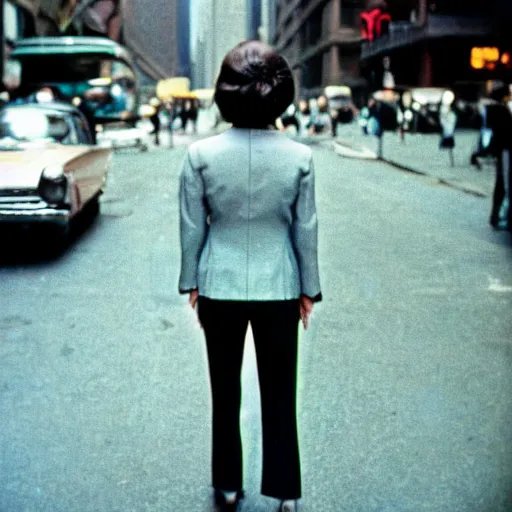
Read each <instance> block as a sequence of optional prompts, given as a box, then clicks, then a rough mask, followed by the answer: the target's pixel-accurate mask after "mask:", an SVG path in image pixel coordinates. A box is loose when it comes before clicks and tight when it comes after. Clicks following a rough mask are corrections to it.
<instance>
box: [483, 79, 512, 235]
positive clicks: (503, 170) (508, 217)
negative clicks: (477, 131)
mask: <svg viewBox="0 0 512 512" xmlns="http://www.w3.org/2000/svg"><path fill="white" fill-rule="evenodd" d="M491 97H492V98H493V99H494V100H496V101H497V102H499V103H496V104H495V105H489V106H488V108H487V110H488V112H487V118H488V125H489V127H490V128H491V129H492V132H493V150H494V153H495V156H496V179H495V182H494V192H493V198H492V207H491V214H490V218H489V224H490V225H491V226H492V227H493V228H494V229H498V230H508V231H511V230H512V209H511V208H510V202H511V199H512V197H511V195H512V194H511V191H510V181H511V174H512V140H511V136H510V134H511V133H512V113H511V111H510V107H509V101H510V98H511V94H510V88H509V87H508V86H503V87H499V88H497V89H496V90H495V91H493V93H492V94H491Z"/></svg>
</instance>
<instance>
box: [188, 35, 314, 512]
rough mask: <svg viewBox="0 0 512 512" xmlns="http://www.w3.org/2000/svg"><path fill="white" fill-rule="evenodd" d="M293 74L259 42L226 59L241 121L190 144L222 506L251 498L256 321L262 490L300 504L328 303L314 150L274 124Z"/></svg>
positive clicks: (217, 492)
mask: <svg viewBox="0 0 512 512" xmlns="http://www.w3.org/2000/svg"><path fill="white" fill-rule="evenodd" d="M293 97H294V82H293V75H292V72H291V70H290V68H289V66H288V64H287V63H286V61H285V60H284V58H282V57H281V56H280V55H278V54H277V53H276V52H275V51H274V50H273V49H272V48H271V47H270V46H268V45H266V44H265V43H262V42H260V41H245V42H242V43H240V44H238V45H237V46H235V47H234V48H233V49H232V50H231V51H230V52H229V53H228V54H227V55H226V56H225V58H224V60H223V62H222V66H221V70H220V73H219V75H218V79H217V83H216V88H215V102H216V104H217V105H218V107H219V110H220V112H221V114H222V116H223V118H224V119H225V120H226V121H227V122H229V123H232V127H231V128H230V129H228V130H226V131H224V132H222V133H221V134H219V135H216V136H214V137H210V138H207V139H204V140H201V141H198V142H195V143H194V144H192V145H191V146H190V147H189V150H188V154H187V156H186V157H185V159H184V163H183V167H182V171H181V177H180V236H181V273H180V279H179V291H180V293H183V294H189V302H190V305H191V306H192V307H193V308H196V306H197V313H198V319H199V322H200V324H201V326H202V328H203V330H204V335H205V338H206V347H207V353H208V363H209V374H210V384H211V394H212V406H213V428H212V434H213V435H212V485H213V488H214V499H215V502H216V504H217V505H218V506H219V507H220V508H221V509H222V510H236V507H237V504H238V502H239V500H240V499H242V498H243V496H244V491H243V475H242V445H241V435H240V401H241V389H240V372H241V366H242V357H243V349H244V340H245V335H246V331H247V328H248V325H249V323H250V324H251V327H252V332H253V335H254V344H255V350H256V356H257V364H258V375H259V385H260V395H261V407H262V423H263V425H262V427H263V475H262V482H261V492H262V494H264V495H267V496H271V497H273V498H276V499H278V500H280V511H294V510H296V500H298V499H299V498H300V497H301V469H300V459H299V446H298V435H297V418H296V386H297V350H298V340H297V337H298V327H299V325H298V324H299V321H300V320H302V323H303V326H304V328H307V326H308V322H309V318H310V314H311V312H312V310H313V304H314V302H316V301H319V300H321V298H322V296H321V292H320V282H319V273H318V261H317V216H316V206H315V192H314V170H313V169H314V168H313V161H312V154H311V149H310V148H308V147H307V146H305V145H302V144H299V143H298V142H295V141H293V140H291V139H290V138H289V137H287V136H286V135H285V134H284V133H281V132H279V131H278V130H276V129H275V128H274V127H273V125H275V121H276V119H277V118H278V117H279V116H280V115H281V114H282V113H283V112H284V111H285V109H286V108H287V107H288V105H289V104H290V103H291V102H292V100H293Z"/></svg>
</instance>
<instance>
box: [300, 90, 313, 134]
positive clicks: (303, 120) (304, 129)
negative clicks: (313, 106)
mask: <svg viewBox="0 0 512 512" xmlns="http://www.w3.org/2000/svg"><path fill="white" fill-rule="evenodd" d="M297 121H298V122H299V135H300V136H301V137H305V136H306V135H307V134H308V132H309V128H310V126H311V110H310V109H309V103H308V102H307V101H306V100H305V99H301V100H300V101H299V110H298V112H297Z"/></svg>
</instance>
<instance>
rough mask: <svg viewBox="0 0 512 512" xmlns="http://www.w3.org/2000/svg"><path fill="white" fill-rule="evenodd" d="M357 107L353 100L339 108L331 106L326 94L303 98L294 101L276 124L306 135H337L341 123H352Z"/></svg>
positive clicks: (302, 135)
mask: <svg viewBox="0 0 512 512" xmlns="http://www.w3.org/2000/svg"><path fill="white" fill-rule="evenodd" d="M357 114H358V113H357V109H356V108H355V107H354V105H353V104H352V103H351V102H347V103H345V104H343V105H340V106H338V108H330V105H329V102H328V100H327V98H326V97H325V96H323V95H322V96H319V97H318V98H312V99H310V100H306V99H301V100H299V102H298V104H297V105H295V103H292V104H291V105H290V106H289V107H288V109H287V110H286V112H284V114H283V115H282V116H281V117H279V118H278V119H277V122H276V126H277V128H278V129H279V130H281V131H289V130H290V129H291V130H293V131H294V133H295V134H297V135H299V136H301V137H306V136H314V135H320V134H326V135H329V134H330V135H332V136H333V137H336V135H337V130H338V124H339V123H350V122H351V121H352V120H353V119H354V118H355V117H356V116H357Z"/></svg>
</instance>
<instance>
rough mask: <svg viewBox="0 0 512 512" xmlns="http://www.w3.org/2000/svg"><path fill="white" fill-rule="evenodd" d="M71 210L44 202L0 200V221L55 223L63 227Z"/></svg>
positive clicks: (11, 222) (9, 222)
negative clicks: (6, 201) (6, 202)
mask: <svg viewBox="0 0 512 512" xmlns="http://www.w3.org/2000/svg"><path fill="white" fill-rule="evenodd" d="M70 217H71V212H70V210H69V209H68V208H65V207H62V208H54V207H51V206H48V205H47V204H46V203H42V204H40V203H38V204H30V205H29V204H27V203H18V204H16V203H10V204H9V205H5V204H2V203H1V202H0V223H1V224H4V223H8V224H41V223H43V224H55V225H59V226H62V227H65V226H67V225H68V223H69V219H70Z"/></svg>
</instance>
